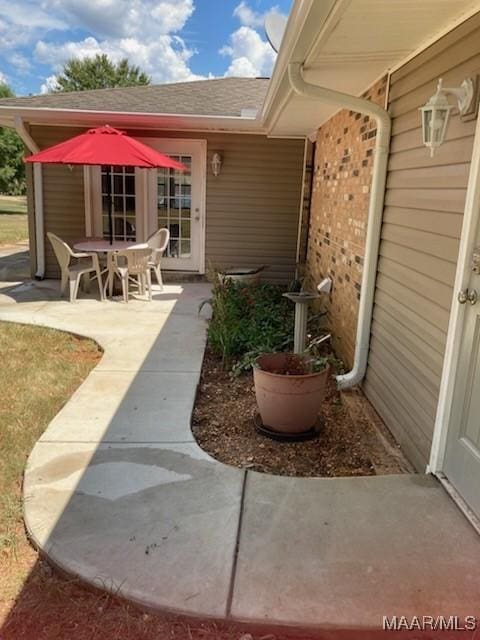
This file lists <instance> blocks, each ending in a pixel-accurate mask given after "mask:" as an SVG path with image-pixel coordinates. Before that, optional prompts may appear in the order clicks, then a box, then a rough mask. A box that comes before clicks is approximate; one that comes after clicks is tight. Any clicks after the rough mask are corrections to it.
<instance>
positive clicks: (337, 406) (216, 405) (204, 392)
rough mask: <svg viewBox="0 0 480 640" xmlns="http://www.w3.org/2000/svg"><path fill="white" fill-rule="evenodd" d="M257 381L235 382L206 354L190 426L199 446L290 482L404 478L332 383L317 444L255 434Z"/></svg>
mask: <svg viewBox="0 0 480 640" xmlns="http://www.w3.org/2000/svg"><path fill="white" fill-rule="evenodd" d="M256 409H257V407H256V402H255V392H254V388H253V376H252V373H251V372H249V373H247V374H243V375H242V376H240V377H232V376H231V375H230V373H229V372H228V371H225V370H224V369H223V367H222V363H221V361H220V360H219V358H217V357H216V356H215V355H214V354H212V353H211V351H210V350H208V349H207V351H206V353H205V358H204V362H203V369H202V375H201V381H200V385H199V389H198V393H197V399H196V403H195V409H194V413H193V420H192V431H193V433H194V435H195V438H196V439H197V442H198V443H199V445H200V446H201V447H202V449H204V450H205V451H207V452H208V453H209V454H210V455H211V456H212V457H214V458H216V459H217V460H220V461H221V462H224V463H226V464H230V465H233V466H236V467H240V468H245V469H251V470H254V471H260V472H266V473H272V474H276V475H286V476H310V477H311V476H328V477H332V476H370V475H376V474H377V473H382V474H383V473H401V472H402V471H404V469H402V468H401V466H400V465H399V463H398V459H397V458H396V457H395V455H392V452H391V451H389V450H387V448H386V447H385V446H384V445H383V444H382V442H381V440H380V439H379V436H378V433H377V432H376V430H375V428H374V427H373V425H372V424H371V423H370V422H369V420H367V419H366V418H365V417H364V416H358V417H357V416H355V419H352V416H351V415H350V413H349V411H348V410H347V407H346V406H345V404H344V403H343V401H342V398H341V395H340V394H339V392H338V391H337V389H336V385H335V380H334V378H333V377H332V378H331V379H330V381H329V384H328V388H327V394H326V399H325V402H324V405H323V409H322V418H323V422H324V426H323V428H322V430H321V433H320V435H319V437H318V438H317V439H314V440H309V441H304V442H278V441H275V440H272V439H271V438H268V437H266V436H263V435H260V434H258V433H257V432H256V431H255V427H254V425H253V416H254V414H255V412H256Z"/></svg>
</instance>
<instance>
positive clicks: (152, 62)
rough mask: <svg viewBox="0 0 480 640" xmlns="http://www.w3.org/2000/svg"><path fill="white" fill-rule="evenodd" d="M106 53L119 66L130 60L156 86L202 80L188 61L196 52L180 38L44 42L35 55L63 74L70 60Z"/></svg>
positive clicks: (36, 49) (167, 36) (89, 38)
mask: <svg viewBox="0 0 480 640" xmlns="http://www.w3.org/2000/svg"><path fill="white" fill-rule="evenodd" d="M101 53H106V54H107V55H108V56H109V58H110V59H112V60H113V61H115V62H118V61H119V60H121V59H122V58H128V60H129V62H130V63H131V64H134V65H138V66H139V67H140V68H141V70H142V71H145V72H146V73H147V74H149V75H150V76H151V77H152V80H153V81H154V82H179V81H190V80H199V79H200V78H201V76H197V75H195V74H194V73H192V71H191V70H190V68H189V66H188V61H189V60H190V58H191V57H192V55H193V54H194V51H192V50H191V49H188V47H187V46H186V45H185V43H184V41H183V40H182V39H181V38H179V37H178V36H169V35H163V36H158V37H157V38H155V40H154V41H153V42H147V41H143V42H141V41H140V40H138V39H136V38H120V39H108V38H106V39H105V40H101V41H98V40H97V39H96V38H93V37H88V38H85V39H84V40H81V41H78V42H65V43H63V44H52V43H47V42H44V41H40V42H38V43H37V45H36V47H35V55H36V57H37V59H38V60H39V61H40V62H43V63H45V64H49V65H50V66H51V67H52V68H53V69H54V70H55V71H56V72H59V71H60V70H61V68H62V66H63V64H64V63H65V62H66V61H67V60H69V59H70V58H80V59H81V58H85V57H91V56H95V55H96V54H101Z"/></svg>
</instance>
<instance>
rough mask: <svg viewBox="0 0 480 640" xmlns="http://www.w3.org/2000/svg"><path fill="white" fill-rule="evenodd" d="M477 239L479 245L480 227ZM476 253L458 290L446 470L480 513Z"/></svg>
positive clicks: (479, 307) (479, 317)
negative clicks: (459, 316) (460, 313)
mask: <svg viewBox="0 0 480 640" xmlns="http://www.w3.org/2000/svg"><path fill="white" fill-rule="evenodd" d="M476 242H477V246H480V230H478V231H477V238H476ZM474 254H475V252H474V253H473V254H472V256H471V258H472V263H471V265H472V271H471V275H470V279H469V282H468V286H467V287H466V288H465V289H463V290H461V291H459V292H458V294H459V303H460V304H463V305H464V307H465V315H464V319H463V329H462V337H461V345H460V353H459V361H458V368H457V375H456V379H455V385H454V391H453V402H452V411H451V415H450V420H449V427H448V433H447V443H446V451H445V458H444V464H443V467H444V468H443V473H444V474H445V476H446V477H447V479H448V480H449V482H450V483H451V484H452V485H453V487H454V488H455V489H456V490H457V491H458V493H459V494H460V495H461V496H462V498H463V499H464V500H465V502H466V503H467V504H468V506H469V507H470V508H471V509H472V511H473V512H474V513H475V514H476V515H477V516H478V517H480V274H477V273H476V270H475V271H474V270H473V267H474ZM479 266H480V262H479ZM477 298H478V301H477Z"/></svg>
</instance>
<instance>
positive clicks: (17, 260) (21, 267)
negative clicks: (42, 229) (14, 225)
mask: <svg viewBox="0 0 480 640" xmlns="http://www.w3.org/2000/svg"><path fill="white" fill-rule="evenodd" d="M29 276H30V252H29V250H28V244H25V243H22V244H15V245H10V246H7V247H5V246H4V247H0V280H1V281H2V282H8V281H23V280H25V279H27V278H28V277H29Z"/></svg>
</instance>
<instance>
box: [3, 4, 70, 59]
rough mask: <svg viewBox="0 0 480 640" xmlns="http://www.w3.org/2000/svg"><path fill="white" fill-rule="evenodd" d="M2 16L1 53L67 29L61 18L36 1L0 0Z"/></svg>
mask: <svg viewBox="0 0 480 640" xmlns="http://www.w3.org/2000/svg"><path fill="white" fill-rule="evenodd" d="M0 15H1V19H0V51H8V52H12V51H13V50H15V48H17V47H20V46H26V45H28V44H30V43H31V42H33V41H35V39H36V38H38V37H39V35H41V34H43V33H45V32H47V31H51V30H54V29H57V30H64V29H66V28H67V24H66V23H65V22H64V21H63V20H62V19H61V18H58V17H54V16H53V15H52V14H51V13H49V12H48V11H47V10H45V8H44V7H43V6H42V5H39V3H38V2H37V1H35V0H33V1H29V0H22V2H15V3H13V2H11V1H10V0H0Z"/></svg>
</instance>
